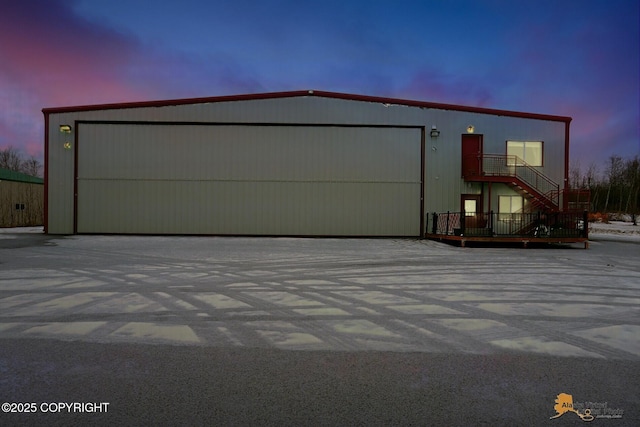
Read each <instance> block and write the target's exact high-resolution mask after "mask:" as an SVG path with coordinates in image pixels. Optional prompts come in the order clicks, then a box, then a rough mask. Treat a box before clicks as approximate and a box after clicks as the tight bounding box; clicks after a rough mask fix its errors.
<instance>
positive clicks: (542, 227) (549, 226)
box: [426, 211, 589, 238]
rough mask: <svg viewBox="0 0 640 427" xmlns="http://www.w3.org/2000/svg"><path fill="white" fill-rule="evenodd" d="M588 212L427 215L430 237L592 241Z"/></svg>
mask: <svg viewBox="0 0 640 427" xmlns="http://www.w3.org/2000/svg"><path fill="white" fill-rule="evenodd" d="M429 217H430V218H429ZM587 220H588V217H587V212H586V211H584V212H582V213H578V212H554V213H543V212H535V213H496V212H493V211H492V212H486V213H477V214H472V215H467V214H466V213H465V212H445V213H436V212H434V213H433V214H431V215H427V221H426V224H427V226H426V234H427V235H440V236H467V237H529V238H576V237H584V238H588V237H589V235H588V233H589V230H588V229H589V227H588V223H587Z"/></svg>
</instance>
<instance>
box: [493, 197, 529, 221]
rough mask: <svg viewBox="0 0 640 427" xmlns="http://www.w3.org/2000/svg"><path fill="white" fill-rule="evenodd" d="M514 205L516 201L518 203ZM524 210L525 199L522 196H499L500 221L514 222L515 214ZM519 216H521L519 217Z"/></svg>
mask: <svg viewBox="0 0 640 427" xmlns="http://www.w3.org/2000/svg"><path fill="white" fill-rule="evenodd" d="M516 200H517V202H516V203H514V201H516ZM523 209H524V197H522V196H499V197H498V219H499V220H500V221H513V220H514V215H512V214H515V213H518V211H520V212H522V211H523ZM518 216H519V215H518Z"/></svg>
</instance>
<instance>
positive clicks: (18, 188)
mask: <svg viewBox="0 0 640 427" xmlns="http://www.w3.org/2000/svg"><path fill="white" fill-rule="evenodd" d="M43 184H44V181H43V179H42V178H38V177H35V176H31V175H27V174H24V173H21V172H16V171H13V170H9V169H4V168H0V227H26V226H34V225H42V223H43V220H44V218H43V216H44V215H43V201H44V185H43Z"/></svg>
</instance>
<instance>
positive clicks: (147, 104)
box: [42, 90, 571, 123]
mask: <svg viewBox="0 0 640 427" xmlns="http://www.w3.org/2000/svg"><path fill="white" fill-rule="evenodd" d="M302 96H318V97H321V98H334V99H344V100H350V101H363V102H376V103H381V104H396V105H405V106H409V107H419V108H432V109H436V110H453V111H464V112H469V113H479V114H492V115H496V116H508V117H521V118H526V119H537V120H549V121H558V122H565V123H569V122H570V121H571V117H564V116H554V115H548V114H537V113H524V112H518V111H508V110H497V109H493V108H481V107H469V106H463V105H453V104H441V103H436V102H425V101H413V100H407V99H398V98H385V97H378V96H368V95H352V94H347V93H338V92H325V91H317V90H300V91H291V92H270V93H255V94H246V95H227V96H215V97H207V98H186V99H173V100H165V101H144V102H125V103H116V104H98V105H84V106H75V107H54V108H44V109H43V110H42V112H43V113H44V114H45V115H48V114H55V113H72V112H81V111H97V110H117V109H125V108H144V107H168V106H176V105H187V104H204V103H213V102H231V101H250V100H259V99H276V98H294V97H302Z"/></svg>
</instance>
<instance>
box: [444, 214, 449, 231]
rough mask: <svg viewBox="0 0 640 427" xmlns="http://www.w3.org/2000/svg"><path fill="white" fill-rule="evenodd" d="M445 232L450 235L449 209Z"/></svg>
mask: <svg viewBox="0 0 640 427" xmlns="http://www.w3.org/2000/svg"><path fill="white" fill-rule="evenodd" d="M444 234H445V235H446V236H448V235H449V211H447V228H445V230H444Z"/></svg>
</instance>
